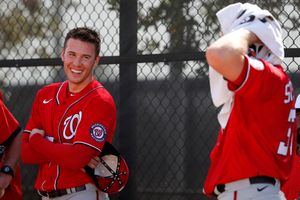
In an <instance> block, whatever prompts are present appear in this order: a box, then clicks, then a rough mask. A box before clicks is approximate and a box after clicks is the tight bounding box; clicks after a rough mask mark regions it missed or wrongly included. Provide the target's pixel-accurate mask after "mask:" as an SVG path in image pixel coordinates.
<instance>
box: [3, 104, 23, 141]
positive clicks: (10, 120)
mask: <svg viewBox="0 0 300 200" xmlns="http://www.w3.org/2000/svg"><path fill="white" fill-rule="evenodd" d="M18 128H20V126H19V122H18V121H17V120H16V119H15V118H14V116H13V115H12V114H11V112H10V111H9V110H8V109H7V107H6V106H5V105H4V103H3V102H2V101H0V130H1V134H0V144H2V143H3V142H5V141H6V140H7V139H8V138H9V136H10V135H11V134H13V133H14V132H15V131H16V130H17V129H18Z"/></svg>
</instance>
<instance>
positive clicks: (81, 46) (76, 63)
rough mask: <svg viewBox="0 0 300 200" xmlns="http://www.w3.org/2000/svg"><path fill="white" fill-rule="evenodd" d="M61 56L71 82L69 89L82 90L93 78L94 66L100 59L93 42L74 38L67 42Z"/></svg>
mask: <svg viewBox="0 0 300 200" xmlns="http://www.w3.org/2000/svg"><path fill="white" fill-rule="evenodd" d="M61 58H62V61H63V63H64V71H65V74H66V76H67V78H68V82H69V91H70V92H74V93H77V92H80V91H81V90H82V89H83V88H84V87H85V86H87V85H88V84H89V83H90V82H91V81H92V80H93V70H94V67H95V66H96V65H97V64H98V63H99V60H100V57H99V55H96V50H95V45H94V44H93V43H90V42H83V41H81V40H79V39H74V38H70V39H69V40H68V41H67V42H66V45H65V48H63V50H62V53H61Z"/></svg>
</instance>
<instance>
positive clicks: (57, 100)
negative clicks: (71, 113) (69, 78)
mask: <svg viewBox="0 0 300 200" xmlns="http://www.w3.org/2000/svg"><path fill="white" fill-rule="evenodd" d="M65 83H66V82H63V83H62V84H61V85H60V87H59V88H58V91H57V93H56V102H57V104H60V103H59V99H58V94H59V93H60V90H61V88H62V86H63V85H64V84H65Z"/></svg>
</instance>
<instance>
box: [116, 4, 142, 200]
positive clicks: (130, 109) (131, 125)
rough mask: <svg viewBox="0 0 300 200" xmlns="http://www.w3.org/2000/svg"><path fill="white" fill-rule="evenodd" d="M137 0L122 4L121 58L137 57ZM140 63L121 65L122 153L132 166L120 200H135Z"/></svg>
mask: <svg viewBox="0 0 300 200" xmlns="http://www.w3.org/2000/svg"><path fill="white" fill-rule="evenodd" d="M137 16H138V14H137V0H121V1H120V56H136V54H137ZM136 85H137V63H121V64H120V110H119V114H120V118H119V125H120V126H119V127H120V137H119V142H120V145H119V146H120V151H121V152H122V153H123V154H124V157H125V159H126V161H127V162H128V165H129V170H130V171H129V173H130V176H129V181H128V184H127V186H126V188H125V189H124V191H122V192H121V193H120V196H119V199H120V200H128V199H130V200H136V199H137V198H136V191H137V184H136V159H137V152H136Z"/></svg>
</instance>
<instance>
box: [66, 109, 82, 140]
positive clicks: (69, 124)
mask: <svg viewBox="0 0 300 200" xmlns="http://www.w3.org/2000/svg"><path fill="white" fill-rule="evenodd" d="M81 118H82V112H81V111H80V112H79V113H77V114H75V115H71V116H69V117H67V118H66V119H65V121H64V131H63V136H64V138H65V139H66V140H70V139H72V138H73V137H74V136H75V134H76V130H77V128H78V126H79V123H80V121H81ZM68 128H69V129H68ZM68 130H69V131H68ZM68 132H69V134H68Z"/></svg>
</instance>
